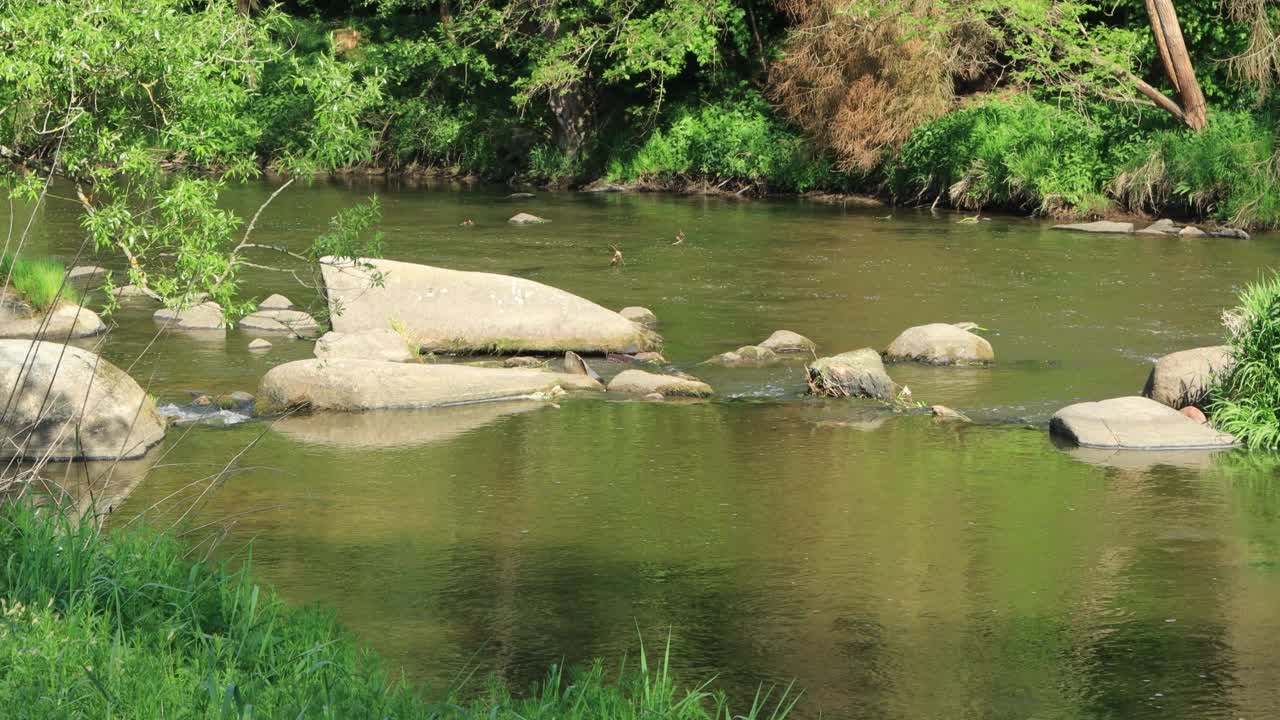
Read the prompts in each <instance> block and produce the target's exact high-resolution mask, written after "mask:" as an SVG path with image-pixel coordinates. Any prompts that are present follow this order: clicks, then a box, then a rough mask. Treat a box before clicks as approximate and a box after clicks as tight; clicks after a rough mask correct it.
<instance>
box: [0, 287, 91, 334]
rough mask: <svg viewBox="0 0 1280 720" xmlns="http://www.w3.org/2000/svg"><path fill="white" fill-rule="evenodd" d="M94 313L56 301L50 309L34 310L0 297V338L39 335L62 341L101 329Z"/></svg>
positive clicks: (72, 304)
mask: <svg viewBox="0 0 1280 720" xmlns="http://www.w3.org/2000/svg"><path fill="white" fill-rule="evenodd" d="M106 329H107V326H106V324H105V323H103V322H102V318H100V317H98V314H97V313H95V312H94V311H92V310H90V309H89V308H87V307H81V306H80V305H78V304H74V303H66V302H64V303H59V304H58V305H57V306H55V307H54V308H53V309H52V310H36V309H33V308H31V307H30V306H29V305H26V304H25V303H18V302H15V301H13V300H10V299H8V298H4V299H0V338H37V337H38V338H39V339H41V340H54V341H59V342H61V341H65V340H67V339H70V338H82V337H90V336H92V335H97V334H98V333H101V332H105V331H106Z"/></svg>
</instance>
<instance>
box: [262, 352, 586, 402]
mask: <svg viewBox="0 0 1280 720" xmlns="http://www.w3.org/2000/svg"><path fill="white" fill-rule="evenodd" d="M556 387H559V388H561V389H563V390H602V389H603V387H601V385H600V383H598V382H596V381H595V380H592V379H591V378H589V377H586V376H584V375H568V374H565V373H553V372H546V371H543V370H529V369H521V368H513V369H504V368H480V367H467V366H465V365H422V364H418V363H397V362H384V361H381V360H357V359H353V358H340V359H336V360H320V359H316V360H298V361H295V362H291V363H285V364H283V365H277V366H276V367H274V368H272V369H271V370H270V371H268V372H267V374H266V375H264V376H263V378H262V382H261V383H260V384H259V385H258V393H257V395H258V410H259V412H262V413H265V414H271V413H277V412H282V411H285V410H289V409H293V408H309V409H311V410H340V411H343V410H379V409H386V408H425V407H440V406H445V405H461V404H464V403H473V402H484V401H489V400H513V399H529V398H531V396H537V395H539V394H543V395H547V394H549V393H551V392H552V390H553V389H554V388H556Z"/></svg>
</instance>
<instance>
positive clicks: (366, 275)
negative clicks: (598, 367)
mask: <svg viewBox="0 0 1280 720" xmlns="http://www.w3.org/2000/svg"><path fill="white" fill-rule="evenodd" d="M321 263H322V264H321V268H322V273H323V275H324V282H325V286H326V287H327V290H328V295H329V303H330V307H331V309H332V310H333V313H332V315H333V329H334V330H337V331H339V332H357V331H359V330H364V329H368V328H388V327H391V326H392V325H393V323H394V324H396V325H397V326H399V327H401V328H402V329H403V330H404V332H405V333H406V335H407V336H408V339H409V341H410V342H411V343H413V344H415V345H417V346H419V347H420V348H423V349H427V350H432V351H493V350H499V351H503V352H515V351H520V350H527V351H539V352H564V351H566V350H574V351H577V352H592V353H605V352H636V351H643V350H653V349H657V348H658V347H659V346H660V345H661V342H662V339H661V337H659V336H658V335H657V334H656V333H653V332H652V331H649V330H646V329H645V328H642V327H640V326H638V325H636V324H635V323H633V322H631V321H630V320H628V319H626V318H624V317H622V316H621V315H619V314H618V313H616V312H613V311H612V310H608V309H606V308H603V307H601V306H599V305H597V304H595V303H593V302H591V301H589V300H585V299H583V298H580V297H578V296H576V295H572V294H570V293H567V292H565V291H563V290H559V289H557V288H553V287H550V286H547V285H543V284H542V283H538V282H534V281H532V280H525V279H523V278H516V277H510V276H507V275H494V274H492V273H482V272H463V271H460V270H446V269H444V268H437V267H431V266H428V265H415V264H412V263H404V262H395V261H393V260H360V261H359V262H357V263H354V264H353V263H351V262H338V261H336V260H334V259H333V258H324V259H323V260H322V261H321Z"/></svg>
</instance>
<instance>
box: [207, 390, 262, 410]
mask: <svg viewBox="0 0 1280 720" xmlns="http://www.w3.org/2000/svg"><path fill="white" fill-rule="evenodd" d="M254 400H255V398H254V396H253V393H247V392H244V391H243V390H236V391H235V392H229V393H223V394H221V395H219V396H217V397H216V398H214V399H213V402H214V404H215V405H217V406H218V407H220V408H222V409H223V410H243V409H245V408H249V407H252V406H253V401H254Z"/></svg>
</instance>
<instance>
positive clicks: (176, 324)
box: [152, 301, 226, 330]
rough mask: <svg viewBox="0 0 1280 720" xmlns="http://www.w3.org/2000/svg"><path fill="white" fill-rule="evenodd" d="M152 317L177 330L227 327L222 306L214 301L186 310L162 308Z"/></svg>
mask: <svg viewBox="0 0 1280 720" xmlns="http://www.w3.org/2000/svg"><path fill="white" fill-rule="evenodd" d="M152 317H153V318H154V319H155V320H156V321H157V322H160V323H163V324H164V325H165V327H168V328H172V329H175V330H221V329H223V328H225V327H226V320H225V319H224V318H223V316H222V306H221V305H219V304H218V303H216V302H213V301H207V302H202V303H200V304H199V305H193V306H191V307H189V308H187V309H185V310H174V309H172V308H161V309H159V310H157V311H155V314H154V315H152Z"/></svg>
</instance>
